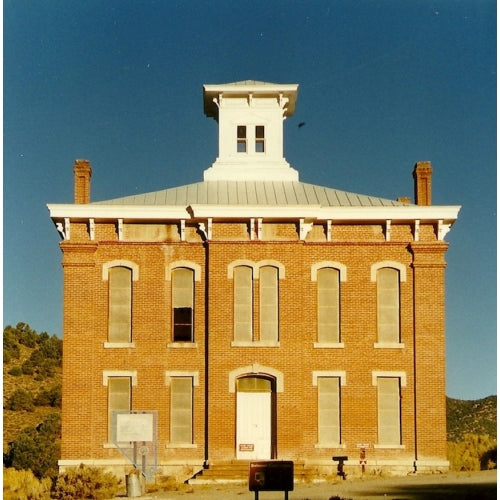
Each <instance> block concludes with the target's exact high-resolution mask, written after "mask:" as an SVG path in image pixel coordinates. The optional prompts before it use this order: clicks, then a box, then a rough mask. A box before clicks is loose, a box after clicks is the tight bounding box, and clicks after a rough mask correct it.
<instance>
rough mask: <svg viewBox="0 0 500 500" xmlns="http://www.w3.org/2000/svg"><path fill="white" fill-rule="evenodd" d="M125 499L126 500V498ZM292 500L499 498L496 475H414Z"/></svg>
mask: <svg viewBox="0 0 500 500" xmlns="http://www.w3.org/2000/svg"><path fill="white" fill-rule="evenodd" d="M182 497H184V498H186V500H187V499H191V498H193V499H207V500H215V499H217V500H230V499H237V500H254V499H255V493H254V492H250V491H248V486H246V485H222V484H221V485H199V486H193V487H191V489H190V491H162V492H155V493H149V494H146V495H144V496H142V497H140V498H141V499H144V500H146V499H150V500H153V499H162V500H163V499H179V498H182ZM122 498H123V497H122ZM284 498H285V495H284V493H283V492H271V491H266V492H260V493H259V500H278V499H279V500H282V499H284ZM288 498H289V500H332V499H335V500H339V499H341V500H344V499H352V500H403V499H404V500H438V499H442V498H446V499H447V498H450V499H451V498H453V499H456V500H465V499H467V500H489V499H496V498H497V475H496V471H483V472H472V473H448V474H435V475H424V474H422V475H419V474H417V475H411V476H405V477H386V478H384V477H382V478H381V477H376V478H373V477H366V478H363V479H355V478H353V479H350V478H347V480H345V481H339V482H335V483H321V484H296V485H295V488H294V491H291V492H289V494H288Z"/></svg>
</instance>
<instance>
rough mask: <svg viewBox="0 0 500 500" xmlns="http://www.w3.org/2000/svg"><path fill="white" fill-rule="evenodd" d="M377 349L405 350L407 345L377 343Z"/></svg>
mask: <svg viewBox="0 0 500 500" xmlns="http://www.w3.org/2000/svg"><path fill="white" fill-rule="evenodd" d="M373 347H374V348H375V349H404V348H405V345H404V344H401V343H400V342H375V344H373Z"/></svg>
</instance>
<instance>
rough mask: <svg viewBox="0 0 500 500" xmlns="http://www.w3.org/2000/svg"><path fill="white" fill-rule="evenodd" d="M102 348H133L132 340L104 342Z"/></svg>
mask: <svg viewBox="0 0 500 500" xmlns="http://www.w3.org/2000/svg"><path fill="white" fill-rule="evenodd" d="M103 347H104V349H126V348H134V347H135V343H134V342H104V343H103Z"/></svg>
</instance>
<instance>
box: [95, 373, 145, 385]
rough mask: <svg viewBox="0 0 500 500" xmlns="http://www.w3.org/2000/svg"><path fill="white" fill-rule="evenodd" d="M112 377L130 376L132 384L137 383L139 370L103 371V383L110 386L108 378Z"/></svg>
mask: <svg viewBox="0 0 500 500" xmlns="http://www.w3.org/2000/svg"><path fill="white" fill-rule="evenodd" d="M111 377H130V378H131V380H132V386H133V387H135V386H136V385H137V370H103V371H102V385H103V386H104V387H107V386H108V379H109V378H111Z"/></svg>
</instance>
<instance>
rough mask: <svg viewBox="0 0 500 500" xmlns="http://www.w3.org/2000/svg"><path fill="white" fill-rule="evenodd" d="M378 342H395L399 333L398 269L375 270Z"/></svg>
mask: <svg viewBox="0 0 500 500" xmlns="http://www.w3.org/2000/svg"><path fill="white" fill-rule="evenodd" d="M377 323H378V325H377V326H378V342H380V343H397V342H399V341H400V334H399V271H398V270H397V269H393V268H390V267H383V268H381V269H379V270H378V271H377Z"/></svg>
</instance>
